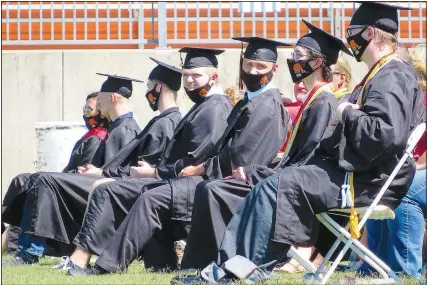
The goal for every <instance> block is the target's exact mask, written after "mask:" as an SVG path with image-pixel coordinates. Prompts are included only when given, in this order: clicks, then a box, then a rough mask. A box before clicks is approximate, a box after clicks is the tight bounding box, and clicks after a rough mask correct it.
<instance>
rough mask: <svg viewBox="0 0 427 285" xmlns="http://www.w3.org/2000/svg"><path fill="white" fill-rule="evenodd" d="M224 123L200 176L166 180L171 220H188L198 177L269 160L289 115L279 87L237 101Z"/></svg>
mask: <svg viewBox="0 0 427 285" xmlns="http://www.w3.org/2000/svg"><path fill="white" fill-rule="evenodd" d="M227 122H228V126H227V129H226V130H225V132H224V134H223V135H222V137H221V139H220V140H219V141H218V143H217V145H216V146H215V147H214V148H213V149H212V151H211V153H210V154H209V158H208V159H207V160H206V163H205V175H204V177H200V176H199V177H198V176H189V177H183V178H178V179H174V180H171V181H170V184H171V188H172V193H173V205H172V220H179V221H191V216H192V211H193V202H194V195H195V191H196V186H197V184H198V183H199V182H201V181H202V180H205V179H211V180H213V179H223V178H225V177H227V176H231V175H232V171H233V170H234V169H236V168H237V167H239V166H248V165H252V164H261V165H265V164H269V163H271V161H272V160H273V159H274V158H275V157H276V155H277V152H278V151H279V150H280V147H281V146H282V145H283V141H284V140H285V138H286V134H287V132H288V122H289V115H288V113H287V112H286V110H285V109H284V107H283V104H282V103H281V98H280V91H279V89H276V88H274V89H269V90H267V91H265V92H263V93H262V94H260V95H258V96H257V97H255V98H253V99H252V100H249V101H246V100H241V101H239V102H238V103H237V104H236V106H235V107H234V108H233V111H232V112H231V114H230V116H229V118H228V119H227Z"/></svg>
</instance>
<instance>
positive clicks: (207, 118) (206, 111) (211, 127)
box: [156, 95, 231, 179]
mask: <svg viewBox="0 0 427 285" xmlns="http://www.w3.org/2000/svg"><path fill="white" fill-rule="evenodd" d="M213 96H215V95H213ZM230 109H231V105H230V104H228V103H227V104H226V103H224V101H219V102H218V103H216V104H215V105H212V104H203V107H202V108H200V110H199V111H198V113H197V114H195V116H194V117H193V118H192V119H191V121H190V124H191V131H190V137H191V139H190V143H189V144H188V145H186V146H182V147H183V148H186V149H187V153H186V155H184V156H183V157H181V158H180V159H178V161H176V162H174V163H169V164H166V165H164V166H161V167H158V168H157V171H156V172H157V178H158V179H170V178H176V177H177V176H178V174H179V173H180V172H181V170H182V169H184V168H185V167H187V166H189V165H198V164H200V163H202V162H204V161H205V160H206V157H207V155H208V153H209V151H210V150H211V149H212V148H213V147H214V146H215V144H216V143H217V142H218V140H219V139H220V138H221V136H222V134H223V132H224V130H225V128H226V127H227V120H226V117H227V116H228V114H229V113H230Z"/></svg>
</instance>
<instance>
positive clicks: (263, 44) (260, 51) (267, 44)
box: [232, 37, 292, 62]
mask: <svg viewBox="0 0 427 285" xmlns="http://www.w3.org/2000/svg"><path fill="white" fill-rule="evenodd" d="M232 39H233V40H237V41H241V42H245V43H248V46H247V47H246V50H245V54H244V58H247V59H253V60H261V61H269V62H276V61H277V47H278V46H292V45H290V44H287V43H282V42H278V41H273V40H269V39H265V38H260V37H237V38H232Z"/></svg>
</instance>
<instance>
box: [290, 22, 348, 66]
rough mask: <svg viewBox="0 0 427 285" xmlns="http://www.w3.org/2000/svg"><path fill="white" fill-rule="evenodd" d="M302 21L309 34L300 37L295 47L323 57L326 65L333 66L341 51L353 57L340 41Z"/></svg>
mask: <svg viewBox="0 0 427 285" xmlns="http://www.w3.org/2000/svg"><path fill="white" fill-rule="evenodd" d="M302 21H303V22H304V24H305V25H306V26H307V28H309V29H310V31H311V33H308V34H306V35H304V36H303V37H301V38H300V39H299V40H298V42H297V43H296V45H299V46H303V47H305V48H308V49H311V50H313V51H315V52H317V53H320V54H322V55H323V56H325V58H326V62H327V63H328V65H331V64H335V63H336V62H337V60H338V56H339V53H340V51H341V50H342V51H343V52H345V53H346V54H348V55H351V56H353V54H352V53H351V52H350V51H349V50H348V48H347V47H346V46H345V44H344V42H343V41H342V40H340V39H339V38H337V37H334V36H333V35H331V34H329V33H327V32H325V31H324V30H322V29H319V28H318V27H316V26H314V25H313V24H311V23H310V22H307V21H306V20H302Z"/></svg>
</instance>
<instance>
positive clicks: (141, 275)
mask: <svg viewBox="0 0 427 285" xmlns="http://www.w3.org/2000/svg"><path fill="white" fill-rule="evenodd" d="M8 258H10V257H5V256H3V259H8ZM58 262H59V259H52V258H44V259H42V260H41V261H40V264H38V265H27V266H21V267H10V266H7V267H2V284H91V285H94V284H120V285H124V284H170V280H171V279H172V278H173V277H174V276H176V275H178V274H179V272H173V273H153V272H149V271H147V270H145V269H144V267H143V266H142V265H141V263H140V262H134V263H133V264H132V265H131V266H130V267H129V271H128V272H127V273H125V274H109V275H103V276H89V277H70V276H66V275H65V272H64V271H60V270H54V269H52V265H54V264H56V263H58ZM302 276H303V274H302V273H296V274H286V273H280V274H278V276H277V277H275V278H273V279H271V280H269V281H268V282H265V284H272V285H273V284H301V283H303V281H302ZM351 276H354V273H338V274H334V275H333V278H332V280H335V281H337V280H343V279H345V278H346V277H351ZM404 282H405V284H414V285H415V284H417V285H418V284H420V283H419V281H418V280H415V279H410V278H405V279H404ZM241 284H243V283H241Z"/></svg>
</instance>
